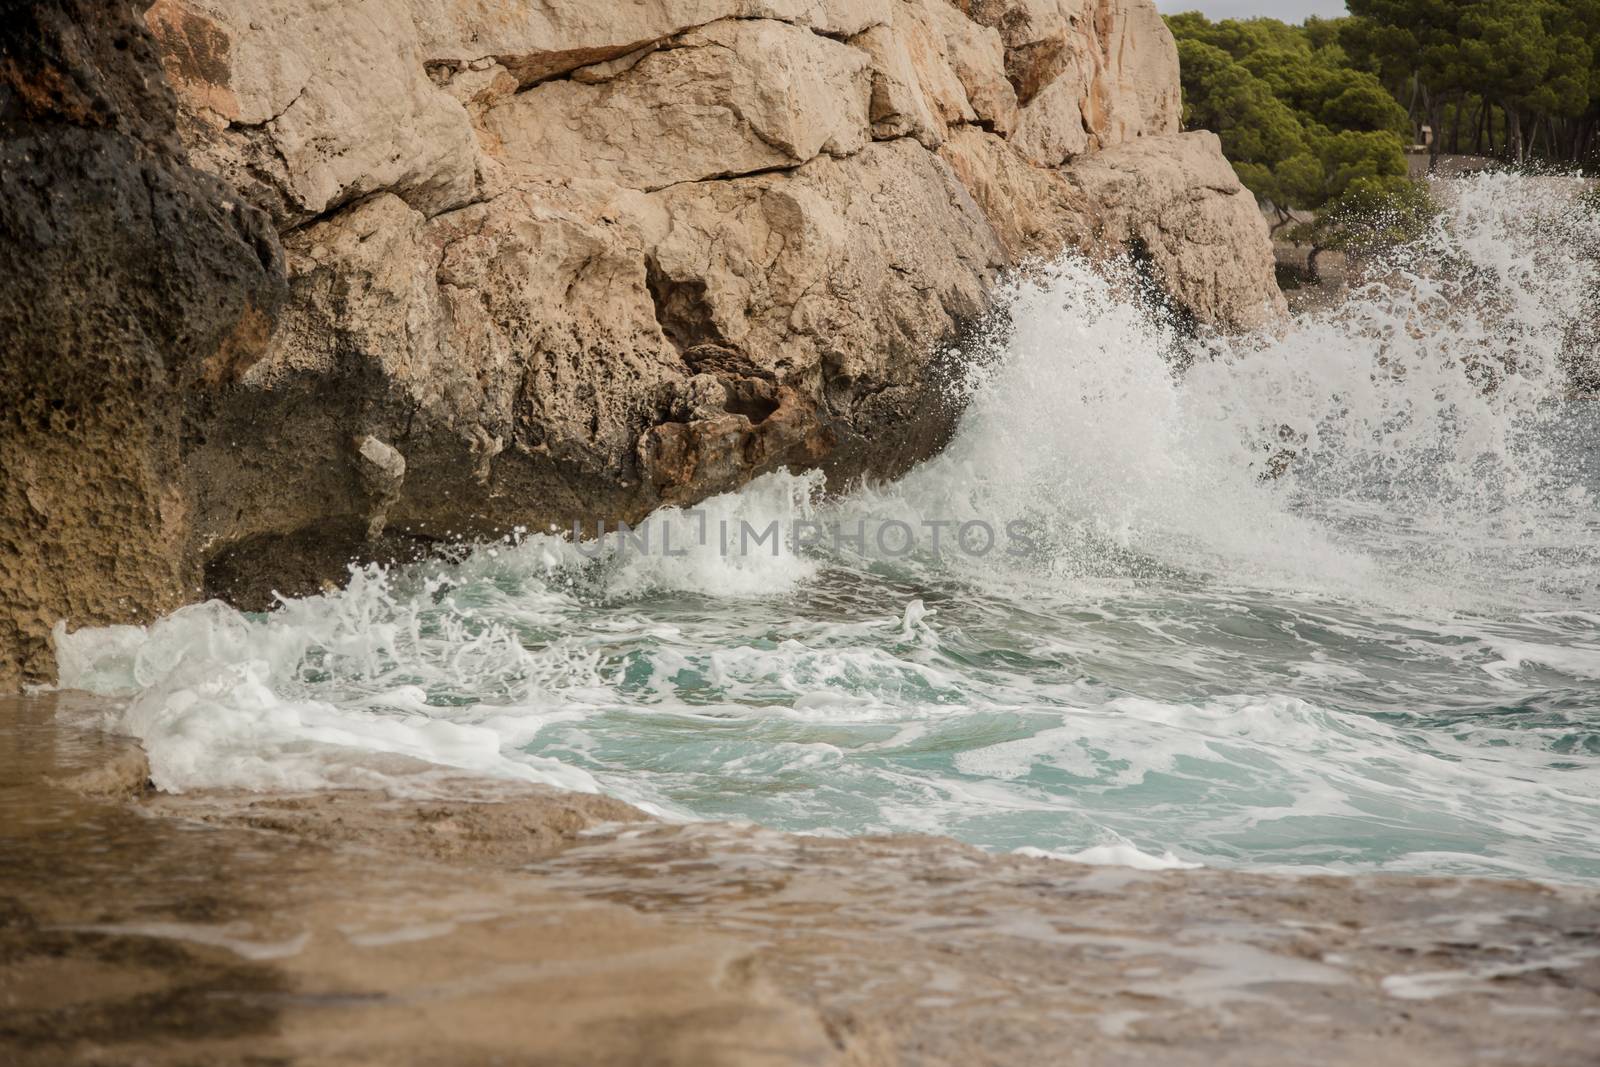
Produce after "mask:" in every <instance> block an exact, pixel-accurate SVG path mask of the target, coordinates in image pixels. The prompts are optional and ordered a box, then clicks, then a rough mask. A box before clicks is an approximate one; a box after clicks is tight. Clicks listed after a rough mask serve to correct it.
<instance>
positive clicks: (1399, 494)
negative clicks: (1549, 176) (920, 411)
mask: <svg viewBox="0 0 1600 1067" xmlns="http://www.w3.org/2000/svg"><path fill="white" fill-rule="evenodd" d="M1574 193H1575V186H1574V185H1573V184H1572V183H1567V182H1562V181H1558V180H1537V179H1527V178H1518V177H1509V176H1500V177H1488V178H1482V179H1477V180H1474V181H1473V182H1471V183H1465V184H1461V185H1459V186H1457V187H1455V188H1454V189H1453V195H1452V196H1451V206H1450V208H1449V210H1448V211H1447V212H1446V214H1445V217H1444V218H1442V219H1441V221H1440V223H1439V226H1438V228H1437V232H1436V233H1434V234H1433V235H1432V236H1431V237H1430V238H1429V239H1427V240H1426V241H1424V242H1422V243H1421V244H1420V245H1419V246H1418V247H1417V248H1415V249H1412V250H1409V251H1408V253H1407V254H1406V255H1405V256H1401V257H1397V258H1396V260H1395V261H1394V262H1393V263H1392V264H1390V269H1389V270H1387V271H1386V272H1385V275H1384V277H1383V279H1382V281H1381V282H1380V283H1374V284H1373V285H1372V286H1371V287H1369V288H1368V289H1366V290H1363V291H1361V292H1358V293H1356V294H1354V295H1353V296H1352V297H1351V298H1350V300H1349V301H1348V302H1346V303H1345V304H1344V305H1342V306H1341V307H1339V308H1337V309H1335V310H1331V311H1328V312H1324V313H1321V314H1317V315H1312V316H1306V317H1302V318H1300V319H1299V320H1297V321H1296V322H1294V323H1293V324H1292V325H1290V326H1288V327H1287V328H1285V330H1284V331H1282V332H1281V333H1273V334H1267V335H1261V336H1256V337H1250V338H1245V339H1240V340H1233V341H1221V340H1213V341H1209V342H1199V343H1194V342H1185V341H1182V340H1181V339H1180V338H1179V337H1178V336H1177V335H1176V333H1175V332H1174V331H1173V329H1172V328H1171V327H1170V326H1169V325H1168V324H1166V323H1165V322H1164V321H1162V319H1161V317H1160V316H1159V315H1157V314H1153V313H1152V312H1151V311H1150V310H1149V309H1148V308H1145V307H1143V306H1141V305H1140V304H1139V303H1138V302H1137V301H1134V300H1131V299H1128V298H1127V297H1126V296H1125V295H1123V294H1126V293H1127V292H1129V291H1130V290H1131V289H1132V288H1133V287H1132V286H1130V285H1129V284H1126V282H1125V280H1122V281H1119V280H1117V279H1113V280H1109V281H1108V280H1106V279H1105V278H1103V277H1101V276H1100V275H1098V274H1096V273H1095V272H1094V271H1092V270H1091V269H1089V268H1088V267H1087V266H1086V265H1084V264H1082V263H1079V262H1075V261H1065V262H1062V263H1058V264H1056V265H1054V266H1052V267H1050V268H1049V269H1048V270H1044V271H1041V272H1039V273H1038V274H1036V275H1033V276H1030V277H1029V278H1028V279H1027V280H1025V281H1019V282H1017V283H1015V284H1014V285H1013V286H1012V287H1011V288H1010V289H1009V291H1008V292H1007V294H1006V296H1005V306H1006V307H1007V309H1008V312H1009V315H1008V322H1009V328H1008V329H1007V330H1006V332H1005V334H1004V338H1003V340H1002V341H997V342H996V343H995V345H994V346H993V350H992V351H989V352H987V353H979V354H977V355H976V356H975V364H976V365H978V366H980V367H981V369H980V370H977V371H975V372H974V375H973V380H972V382H971V383H970V390H971V403H970V408H969V411H968V414H967V415H966V417H965V419H964V421H963V424H962V428H961V430H960V433H959V434H958V437H957V439H956V440H955V441H954V442H953V444H952V446H951V447H950V448H949V449H948V450H947V452H946V453H945V454H944V455H942V456H940V457H939V458H938V459H936V460H934V461H931V462H929V463H927V464H925V465H924V466H923V467H921V468H920V469H918V470H917V471H915V472H913V474H912V475H911V476H909V477H908V478H906V479H905V480H903V481H902V482H900V483H899V484H897V485H894V486H891V487H886V488H878V489H873V490H868V489H863V490H861V491H858V492H856V493H853V494H851V495H849V496H847V497H845V498H842V499H834V500H822V499H821V496H820V484H819V483H818V481H817V479H816V478H815V477H791V476H776V477H772V478H768V479H764V480H763V481H761V482H760V483H757V484H756V485H753V486H751V487H750V488H748V489H747V490H746V491H744V492H743V493H740V494H737V495H735V496H730V497H724V498H720V499H718V500H715V501H712V502H709V503H708V504H707V505H706V506H705V508H704V509H703V510H702V512H701V513H699V514H680V513H669V514H663V515H659V516H657V517H656V519H655V524H656V532H657V535H658V538H659V532H660V530H661V529H664V528H665V527H666V526H667V525H671V526H672V527H673V529H674V531H675V532H674V544H675V545H679V546H682V545H690V544H692V542H693V541H694V539H695V538H694V532H695V531H696V530H697V529H707V528H709V529H711V530H713V531H715V530H718V529H720V528H721V527H722V524H723V523H724V522H728V523H729V524H730V528H732V529H734V530H737V529H738V528H739V523H740V522H741V521H745V522H748V523H750V524H751V526H752V527H753V528H755V529H762V528H764V527H765V526H766V524H768V523H769V522H771V521H773V520H779V521H781V522H783V523H785V524H786V526H785V528H786V529H792V528H793V527H792V524H793V523H794V522H796V521H800V522H815V523H820V524H822V527H823V528H826V527H828V526H830V525H833V524H837V525H838V526H840V527H842V528H844V529H846V530H848V531H852V532H854V531H856V530H858V529H861V528H862V527H861V526H860V524H862V523H865V524H866V525H865V529H866V530H867V531H868V543H869V544H873V543H876V534H877V533H878V532H879V531H882V530H885V529H889V528H890V527H889V526H886V525H885V524H890V525H891V526H892V525H893V524H895V523H904V524H906V527H910V528H912V529H913V530H915V531H917V532H918V533H919V535H920V536H919V546H918V548H917V550H916V551H913V552H911V553H909V554H907V555H899V554H896V555H895V556H894V557H893V558H868V557H867V556H863V555H862V554H861V553H859V552H858V551H856V550H855V549H854V548H853V547H852V546H850V545H848V544H846V545H843V546H840V545H831V544H826V543H824V544H822V545H820V546H818V545H814V544H809V545H808V542H810V541H812V540H813V539H812V538H810V537H802V538H801V541H802V544H801V545H799V546H796V545H793V544H786V545H784V546H783V549H782V551H780V552H779V553H778V555H776V556H774V555H772V553H771V552H770V551H769V547H768V546H767V545H762V546H754V547H752V548H751V550H750V551H749V552H748V553H747V554H744V555H739V554H738V553H737V551H734V552H733V553H732V554H730V555H724V554H722V553H721V552H720V551H718V549H717V545H716V542H717V540H718V538H717V537H716V536H715V535H713V536H711V537H710V538H708V540H709V541H710V542H711V543H710V544H709V545H708V546H705V547H695V548H694V549H692V550H691V551H690V552H689V553H688V554H687V555H686V556H683V557H673V558H667V557H664V556H663V555H661V554H660V552H659V540H658V542H657V551H656V552H655V553H653V554H652V555H650V556H647V557H642V556H640V555H639V554H637V553H633V554H622V555H614V556H612V557H610V558H602V559H590V558H589V557H588V556H587V555H586V554H585V553H583V552H580V551H579V550H578V549H577V548H575V547H574V546H572V545H571V544H568V543H566V542H564V541H562V540H560V539H557V538H554V537H543V536H541V537H533V538H530V539H527V540H526V541H523V542H522V543H520V544H518V545H516V546H511V545H496V546H483V547H480V548H479V549H477V550H476V551H475V552H474V553H473V554H472V555H471V556H470V557H469V558H468V559H466V560H465V561H464V562H461V563H459V564H442V563H440V564H430V565H426V566H418V567H414V568H409V569H406V570H404V571H399V572H395V573H382V572H379V571H376V570H369V571H362V572H360V573H357V574H356V575H354V578H353V580H352V582H351V583H350V586H349V588H348V589H346V590H345V591H343V592H340V593H337V594H333V595H329V596H324V597H314V598H309V599H305V600H298V601H291V602H288V603H286V604H284V605H283V606H282V608H281V609H280V610H278V611H276V612H273V613H272V614H270V615H265V616H245V615H241V614H239V613H238V612H235V611H233V610H232V609H229V608H227V607H224V606H222V605H218V604H207V605H200V606H197V607H193V608H187V609H184V610H182V611H179V612H177V613H175V614H174V615H172V616H171V617H169V618H167V619H164V620H162V621H160V622H158V623H156V624H155V625H153V626H151V627H148V628H111V629H105V630H90V631H83V632H80V633H76V634H72V635H66V634H64V633H62V634H60V635H58V647H59V660H60V673H61V684H62V685H63V686H69V687H77V688H85V689H90V690H93V691H96V692H100V693H105V694H108V695H111V694H115V695H123V696H127V697H128V698H129V700H128V703H127V705H126V708H125V710H123V711H121V712H119V714H118V719H117V721H116V722H115V723H114V724H113V725H114V726H116V727H117V728H120V729H122V730H124V731H127V732H130V733H133V734H134V735H136V736H138V737H140V738H141V739H142V740H143V741H144V743H145V745H146V747H147V749H148V750H149V752H150V756H151V763H152V768H153V771H154V776H155V779H156V782H157V784H158V785H159V786H161V787H162V788H165V789H172V790H191V789H198V788H208V787H242V788H247V789H316V788H328V787H342V786H363V785H386V786H388V787H390V788H396V789H404V790H412V791H429V790H435V789H442V788H449V786H448V785H447V784H446V783H447V780H448V776H449V774H451V773H455V772H459V771H467V772H470V773H472V774H475V775H486V776H494V777H504V778H517V779H525V780H531V781H541V782H549V783H552V784H555V785H559V786H563V787H566V788H572V789H591V790H592V789H602V790H605V791H608V792H612V793H615V794H617V795H619V796H622V797H623V798H625V799H628V800H631V801H633V802H635V803H639V804H641V805H643V806H646V807H647V808H650V809H651V810H654V811H657V812H659V813H662V814H665V815H668V816H673V817H681V818H743V819H752V820H756V821H759V822H762V823H766V824H768V825H771V826H775V827H778V828H782V829H793V830H801V831H807V832H815V833H862V832H880V831H906V830H910V831H922V832H933V833H946V834H952V835H955V836H958V837H961V838H963V839H966V840H969V841H972V842H975V843H977V844H980V845H983V846H985V847H988V848H993V849H996V850H1014V849H1024V850H1029V851H1030V852H1033V853H1035V854H1037V853H1044V854H1050V855H1057V856H1061V857H1063V858H1070V859H1077V860H1081V861H1091V862H1093V861H1099V862H1118V863H1135V864H1141V865H1146V866H1148V865H1160V866H1178V865H1187V864H1193V863H1207V864H1217V865H1236V866H1249V867H1255V868H1296V869H1308V868H1309V869H1326V870H1379V869H1386V870H1406V871H1426V872H1451V873H1459V872H1475V873H1487V874H1508V875H1509V874H1515V875H1530V876H1535V877H1542V878H1550V879H1559V880H1585V881H1600V854H1597V852H1596V850H1595V848H1594V847H1593V844H1592V830H1593V827H1594V826H1595V825H1597V822H1600V511H1597V494H1600V472H1597V471H1596V466H1597V465H1600V414H1597V412H1596V402H1595V401H1594V400H1592V399H1583V398H1580V397H1578V396H1576V395H1575V394H1573V393H1572V391H1571V390H1570V388H1569V384H1568V381H1569V379H1568V375H1567V374H1566V371H1565V367H1566V365H1567V363H1569V362H1570V361H1571V360H1573V359H1584V358H1587V359H1591V360H1592V359H1597V358H1600V353H1596V352H1595V351H1594V350H1593V345H1594V337H1595V333H1596V327H1595V322H1596V318H1597V316H1600V308H1597V306H1596V301H1597V299H1600V297H1597V293H1600V267H1597V263H1600V218H1597V217H1596V216H1594V215H1592V214H1590V215H1584V214H1582V213H1580V212H1578V211H1576V210H1575V209H1574V208H1573V198H1574ZM1179 366H1182V367H1183V369H1182V370H1181V371H1180V370H1175V369H1174V368H1175V367H1179ZM930 522H936V523H956V524H959V523H962V522H973V523H986V524H989V526H990V527H991V528H994V529H995V530H996V531H997V533H998V537H999V540H998V544H997V547H996V548H995V549H994V550H992V551H990V552H988V553H987V554H985V555H983V556H981V557H979V556H978V555H975V554H973V553H970V552H968V553H962V552H957V551H951V550H950V541H951V536H952V534H953V533H954V532H955V531H957V530H958V529H959V527H958V526H946V527H943V528H942V529H943V530H944V531H945V533H944V537H945V551H944V552H943V553H942V554H940V555H935V554H934V553H933V552H932V551H931V547H930V544H929V542H928V539H927V532H928V531H929V530H930V527H928V526H927V525H925V524H927V523H930ZM1013 522H1020V523H1022V525H1021V526H1019V527H1017V530H1019V531H1022V532H1024V534H1025V536H1024V537H1023V538H1021V539H1014V538H1007V536H1006V527H1007V524H1008V523H1013ZM803 528H804V529H807V530H812V529H815V528H813V527H803ZM904 528H905V527H900V526H893V529H895V530H903V529H904ZM971 529H972V530H973V531H981V527H979V526H974V527H972V528H971ZM824 540H826V539H824ZM890 540H891V541H893V539H892V538H891V539H890ZM978 547H981V546H978ZM878 555H879V556H880V557H881V555H882V554H881V553H880V554H878ZM433 768H438V769H433Z"/></svg>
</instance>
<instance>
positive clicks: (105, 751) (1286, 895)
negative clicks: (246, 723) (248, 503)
mask: <svg viewBox="0 0 1600 1067" xmlns="http://www.w3.org/2000/svg"><path fill="white" fill-rule="evenodd" d="M102 714H103V706H102V705H100V704H97V703H95V702H93V701H90V700H88V699H87V698H84V697H81V696H78V695H75V694H70V693H60V694H48V695H41V696H36V697H30V698H25V699H21V700H11V701H8V702H0V751H4V752H5V753H6V759H7V766H8V768H10V769H11V770H12V771H13V772H14V773H12V774H10V775H8V780H7V782H6V784H5V785H4V786H3V787H0V813H3V818H0V870H4V871H5V872H6V873H5V877H4V880H3V883H0V884H3V892H0V1048H4V1049H5V1050H6V1059H7V1062H9V1063H16V1064H23V1065H32V1064H40V1065H43V1064H51V1065H55V1064H63V1063H75V1064H76V1063H82V1064H111V1063H126V1062H139V1063H146V1064H156V1065H159V1064H180V1063H194V1062H205V1063H208V1064H219V1065H222V1064H240V1065H243V1064H262V1063H274V1064H368V1063H372V1064H377V1063H393V1062H398V1061H400V1060H404V1061H405V1062H408V1063H439V1064H445V1063H448V1064H479V1063H482V1064H488V1063H502V1064H504V1063H514V1064H515V1063H539V1064H565V1063H573V1064H578V1063H597V1062H605V1063H641V1064H642V1063H650V1064H685V1065H687V1064H694V1065H697V1067H705V1065H711V1064H730V1065H732V1064H738V1065H754V1064H767V1063H773V1064H780V1063H781V1064H830V1063H838V1064H854V1065H867V1064H879V1063H884V1064H887V1063H924V1064H951V1065H955V1064H962V1065H968V1064H995V1065H1002V1064H1033V1063H1039V1062H1048V1063H1063V1064H1070V1063H1085V1064H1088V1063H1093V1064H1142V1063H1159V1064H1163V1065H1183V1064H1196V1065H1198V1064H1207V1063H1214V1062H1217V1061H1218V1060H1219V1059H1220V1060H1223V1061H1225V1062H1228V1063H1232V1064H1262V1065H1266V1064H1280V1063H1284V1062H1315V1063H1320V1064H1352V1065H1354V1064H1367V1063H1374V1062H1377V1063H1398V1062H1404V1063H1408V1064H1438V1065H1441V1067H1443V1065H1456V1064H1461V1063H1467V1062H1495V1063H1504V1064H1526V1065H1529V1067H1560V1065H1564V1064H1573V1065H1578V1064H1588V1063H1590V1062H1592V1058H1593V1051H1594V1038H1595V1034H1596V1033H1597V1032H1600V922H1597V917H1600V896H1597V895H1596V894H1595V893H1594V892H1593V891H1591V890H1581V889H1574V888H1559V887H1553V886H1543V885H1535V884H1531V883H1525V882H1509V881H1508V882H1497V881H1484V880H1466V879H1439V878H1410V877H1334V876H1316V877H1285V876H1273V875H1258V874H1244V873H1239V872H1230V871H1220V870H1204V871H1184V872H1176V871H1174V872H1156V873H1152V872H1139V871H1133V870H1125V869H1119V868H1096V867H1087V866H1080V865H1077V864H1071V863H1064V862H1060V861H1053V860H1043V859H1027V858H1024V857H1013V856H1006V857H996V856H991V855H986V854H984V853H982V852H980V851H978V850H976V849H972V848H970V847H967V846H964V845H960V844H957V843H956V842H953V841H946V840H940V839H933V838H910V837H903V838H887V839H860V840H846V839H829V838H807V837H797V836H791V835H784V834H778V833H773V832H770V831H765V830H760V829H757V828H753V827H743V826H729V825H721V824H695V825H688V826H677V825H665V824H661V823H656V822H651V821H648V820H646V819H645V818H644V817H643V816H642V815H640V814H639V813H637V812H634V811H633V810H632V809H629V808H628V807H627V806H626V805H622V804H620V803H618V802H615V801H609V800H606V799H604V798H597V797H589V796H575V795H568V794H560V793H555V792H552V791H547V790H535V789H520V788H519V789H508V788H507V787H505V786H503V785H500V784H496V783H459V785H460V787H461V789H460V791H461V792H462V794H463V795H466V796H474V794H475V798H474V799H465V800H455V801H439V800H415V799H412V800H407V799H403V798H396V797H389V796H383V795H377V794H370V793H360V792H348V793H323V794H317V795H311V796H280V797H269V796H241V795H194V796H183V797H168V796H156V795H151V794H149V793H147V792H146V791H145V783H144V778H143V773H142V754H141V753H139V751H138V750H137V748H136V747H134V746H132V745H131V744H129V743H127V742H123V741H119V740H117V739H115V738H111V737H109V736H107V735H105V734H103V733H101V732H99V731H98V730H97V729H94V728H93V726H92V723H93V722H94V721H96V720H98V719H99V718H100V717H101V715H102ZM74 724H78V725H74Z"/></svg>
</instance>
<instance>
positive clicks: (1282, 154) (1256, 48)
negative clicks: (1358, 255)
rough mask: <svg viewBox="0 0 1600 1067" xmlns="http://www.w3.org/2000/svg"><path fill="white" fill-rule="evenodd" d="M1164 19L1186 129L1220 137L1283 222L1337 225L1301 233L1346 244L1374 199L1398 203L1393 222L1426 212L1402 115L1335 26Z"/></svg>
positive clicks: (1387, 230)
mask: <svg viewBox="0 0 1600 1067" xmlns="http://www.w3.org/2000/svg"><path fill="white" fill-rule="evenodd" d="M1167 21H1168V25H1170V26H1171V27H1172V31H1173V35H1174V36H1175V37H1176V38H1177V41H1178V56H1179V61H1180V64H1181V69H1182V77H1183V94H1184V121H1185V124H1186V125H1187V126H1190V127H1191V128H1204V129H1210V130H1215V131H1216V133H1217V134H1218V136H1219V137H1221V139H1222V150H1223V152H1224V154H1226V155H1227V157H1228V159H1229V161H1230V162H1232V164H1233V167H1234V170H1235V171H1237V172H1238V175H1239V179H1240V181H1242V182H1243V183H1244V184H1245V186H1246V187H1247V188H1248V189H1250V191H1251V192H1253V193H1255V194H1256V196H1257V197H1259V198H1260V199H1261V200H1263V201H1264V202H1266V203H1267V204H1269V205H1271V206H1272V207H1273V208H1274V209H1275V210H1276V211H1277V213H1278V218H1279V224H1280V225H1285V224H1288V223H1289V222H1291V221H1292V217H1293V216H1292V212H1295V211H1314V212H1320V213H1323V214H1327V215H1329V216H1330V218H1337V219H1338V220H1340V221H1339V223H1338V225H1334V224H1333V223H1331V222H1330V224H1329V226H1326V227H1322V228H1317V227H1312V228H1304V229H1302V231H1301V232H1302V233H1304V234H1306V235H1308V236H1311V237H1314V238H1317V239H1319V240H1320V239H1323V238H1326V241H1334V242H1341V243H1347V242H1344V238H1342V237H1341V236H1340V235H1341V234H1343V233H1345V232H1347V231H1348V232H1351V233H1353V232H1354V226H1355V224H1354V221H1353V220H1354V219H1355V218H1356V217H1357V216H1358V214H1360V213H1361V212H1370V211H1372V210H1374V205H1375V201H1377V200H1380V199H1382V198H1384V197H1391V198H1394V201H1395V207H1396V211H1395V212H1394V213H1395V214H1397V215H1398V214H1406V213H1407V212H1409V211H1412V210H1414V209H1416V208H1417V207H1418V206H1419V204H1420V201H1419V200H1418V198H1417V197H1416V196H1415V195H1414V192H1413V190H1414V186H1413V183H1412V182H1411V181H1410V180H1409V178H1408V177H1407V164H1406V156H1405V145H1406V141H1407V138H1408V135H1409V133H1410V121H1409V119H1408V118H1407V116H1406V111H1405V108H1403V107H1401V106H1400V104H1399V103H1397V102H1396V101H1395V99H1394V97H1393V95H1392V94H1391V93H1390V92H1389V91H1388V90H1387V89H1386V88H1385V87H1384V84H1383V82H1382V80H1381V79H1380V77H1379V75H1378V73H1376V72H1375V71H1374V70H1372V69H1363V68H1360V67H1358V66H1356V65H1354V64H1353V63H1352V62H1351V61H1350V58H1349V56H1348V54H1347V53H1346V51H1345V49H1344V45H1343V43H1342V34H1341V33H1340V28H1339V26H1338V24H1337V23H1335V22H1329V21H1323V20H1315V19H1313V20H1312V21H1311V22H1309V23H1307V24H1306V25H1305V26H1290V25H1287V24H1285V23H1283V22H1279V21H1277V20H1275V19H1250V20H1248V21H1236V20H1232V19H1229V20H1224V21H1222V22H1216V23H1213V22H1211V21H1209V20H1208V19H1206V17H1205V16H1203V15H1200V14H1198V13H1188V14H1183V15H1175V16H1172V17H1171V18H1169V19H1168V20H1167ZM1319 218H1320V216H1319ZM1374 232H1376V233H1380V234H1393V233H1396V232H1398V230H1397V229H1396V227H1392V226H1389V227H1379V228H1378V229H1377V230H1375V231H1374ZM1324 247H1335V245H1334V244H1328V243H1326V242H1324Z"/></svg>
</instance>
